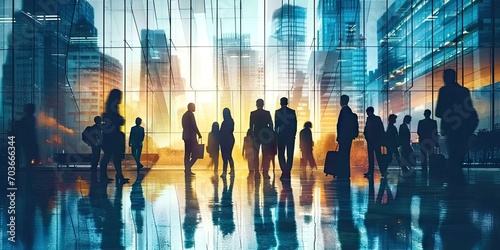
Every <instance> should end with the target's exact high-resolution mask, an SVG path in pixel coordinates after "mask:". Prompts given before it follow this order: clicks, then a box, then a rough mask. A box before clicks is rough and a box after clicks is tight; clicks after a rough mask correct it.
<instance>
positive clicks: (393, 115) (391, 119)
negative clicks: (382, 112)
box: [388, 114, 398, 123]
mask: <svg viewBox="0 0 500 250" xmlns="http://www.w3.org/2000/svg"><path fill="white" fill-rule="evenodd" d="M396 118H398V116H397V115H395V114H390V115H389V119H388V120H389V123H396Z"/></svg>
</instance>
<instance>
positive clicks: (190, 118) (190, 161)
mask: <svg viewBox="0 0 500 250" xmlns="http://www.w3.org/2000/svg"><path fill="white" fill-rule="evenodd" d="M187 108H188V110H187V111H186V112H185V113H184V115H182V140H184V173H185V174H186V175H192V176H194V175H195V174H194V173H193V172H191V167H193V165H194V163H195V162H196V160H197V158H193V150H194V147H195V145H196V144H198V142H197V141H196V135H198V138H201V133H200V130H198V126H197V125H196V120H195V119H194V114H193V112H195V111H196V106H195V105H194V103H189V104H188V106H187Z"/></svg>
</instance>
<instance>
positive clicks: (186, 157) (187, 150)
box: [184, 140, 191, 172]
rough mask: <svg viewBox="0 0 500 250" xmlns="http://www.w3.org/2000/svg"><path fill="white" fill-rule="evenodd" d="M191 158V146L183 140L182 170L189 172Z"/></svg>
mask: <svg viewBox="0 0 500 250" xmlns="http://www.w3.org/2000/svg"><path fill="white" fill-rule="evenodd" d="M190 159H191V148H190V145H189V142H188V141H186V140H184V172H191V167H190V166H189V162H190Z"/></svg>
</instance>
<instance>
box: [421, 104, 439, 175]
mask: <svg viewBox="0 0 500 250" xmlns="http://www.w3.org/2000/svg"><path fill="white" fill-rule="evenodd" d="M424 117H425V118H424V119H422V120H420V121H418V128H417V134H418V144H419V145H420V155H421V157H420V161H421V163H422V170H423V171H426V170H427V158H428V157H429V155H430V154H432V151H433V149H434V147H436V146H438V141H437V140H438V136H437V122H436V120H433V119H431V111H430V110H429V109H426V110H425V111H424Z"/></svg>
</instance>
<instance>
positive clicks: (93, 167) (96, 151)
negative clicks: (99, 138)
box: [90, 146, 101, 171]
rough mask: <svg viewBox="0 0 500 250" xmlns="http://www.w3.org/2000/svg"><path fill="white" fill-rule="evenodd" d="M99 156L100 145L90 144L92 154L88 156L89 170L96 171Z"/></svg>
mask: <svg viewBox="0 0 500 250" xmlns="http://www.w3.org/2000/svg"><path fill="white" fill-rule="evenodd" d="M100 158H101V147H96V146H92V156H91V158H90V170H91V171H97V165H98V164H99V159H100Z"/></svg>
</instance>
